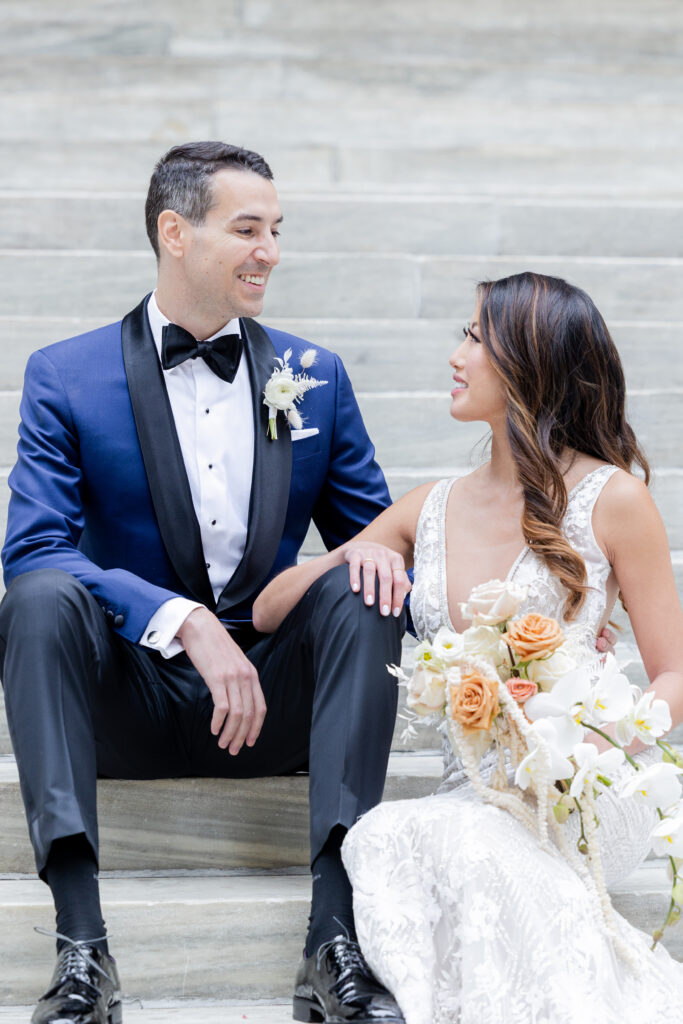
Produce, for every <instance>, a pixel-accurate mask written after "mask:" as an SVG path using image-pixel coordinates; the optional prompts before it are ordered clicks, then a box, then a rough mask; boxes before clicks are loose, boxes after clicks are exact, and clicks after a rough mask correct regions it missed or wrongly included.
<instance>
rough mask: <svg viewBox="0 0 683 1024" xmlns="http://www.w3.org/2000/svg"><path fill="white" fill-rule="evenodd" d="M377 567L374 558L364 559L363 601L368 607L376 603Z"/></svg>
mask: <svg viewBox="0 0 683 1024" xmlns="http://www.w3.org/2000/svg"><path fill="white" fill-rule="evenodd" d="M376 571H377V566H376V564H375V560H374V558H367V557H366V558H364V559H363V600H364V601H365V603H366V604H367V605H371V604H374V603H375V573H376Z"/></svg>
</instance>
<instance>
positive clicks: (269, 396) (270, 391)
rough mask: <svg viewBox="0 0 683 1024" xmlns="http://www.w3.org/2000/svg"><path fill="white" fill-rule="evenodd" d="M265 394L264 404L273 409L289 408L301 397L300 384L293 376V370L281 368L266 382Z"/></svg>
mask: <svg viewBox="0 0 683 1024" xmlns="http://www.w3.org/2000/svg"><path fill="white" fill-rule="evenodd" d="M263 394H264V405H267V406H269V407H270V408H271V409H280V410H284V409H288V408H289V407H290V405H293V404H294V401H295V399H296V398H298V397H299V386H298V384H297V382H296V381H295V380H294V379H293V377H292V372H291V370H281V371H280V373H274V374H273V375H272V377H271V378H270V380H269V381H268V383H267V384H266V387H265V390H264V392H263Z"/></svg>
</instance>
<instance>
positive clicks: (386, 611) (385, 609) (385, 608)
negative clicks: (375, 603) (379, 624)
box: [382, 604, 389, 615]
mask: <svg viewBox="0 0 683 1024" xmlns="http://www.w3.org/2000/svg"><path fill="white" fill-rule="evenodd" d="M388 614H389V605H388V604H383V605H382V615H388Z"/></svg>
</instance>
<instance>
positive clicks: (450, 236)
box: [0, 190, 683, 257]
mask: <svg viewBox="0 0 683 1024" xmlns="http://www.w3.org/2000/svg"><path fill="white" fill-rule="evenodd" d="M280 204H281V207H282V210H283V212H284V215H285V222H284V226H283V229H282V248H283V251H285V252H302V253H308V252H316V251H321V252H351V253H358V252H372V253H412V254H427V255H429V254H438V253H443V254H446V255H452V254H463V255H492V256H493V255H498V254H500V255H519V254H525V253H530V254H532V255H533V256H534V257H536V256H543V255H547V256H559V255H566V256H585V257H589V256H600V257H603V256H633V255H637V256H639V257H646V256H658V257H661V256H681V255H683V242H682V241H681V239H682V237H683V203H672V202H669V203H665V202H649V203H643V202H641V203H637V202H635V201H630V202H628V203H626V202H623V201H622V202H618V201H610V200H606V199H601V200H589V199H586V200H578V199H575V200H560V199H556V200H534V199H532V198H529V199H514V200H513V199H507V198H482V197H478V196H454V195H444V196H440V197H429V196H419V195H415V194H410V193H408V194H404V195H388V196H387V195H383V194H382V193H377V194H373V193H369V194H367V195H365V196H358V195H357V194H353V193H350V194H349V193H347V194H339V195H336V196H330V195H329V194H324V193H321V194H309V195H306V196H301V194H300V193H294V194H293V195H292V194H290V193H288V191H287V190H281V191H280ZM143 209H144V193H143V192H140V193H135V194H134V195H125V194H112V195H98V194H96V193H94V194H86V195H83V194H81V193H65V194H64V195H59V194H54V193H49V194H37V195H36V194H33V193H30V192H26V193H23V194H22V193H20V194H18V195H17V194H16V193H15V192H13V191H8V192H6V193H0V217H2V222H3V224H4V232H3V241H4V245H5V247H6V248H16V249H34V248H37V249H105V250H129V249H142V250H144V251H145V252H146V251H147V249H148V246H149V243H148V241H147V236H146V233H145V227H144V215H143Z"/></svg>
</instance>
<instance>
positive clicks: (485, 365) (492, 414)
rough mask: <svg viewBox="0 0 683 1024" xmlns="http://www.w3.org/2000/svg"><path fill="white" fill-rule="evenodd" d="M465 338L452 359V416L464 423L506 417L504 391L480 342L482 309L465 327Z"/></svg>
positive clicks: (477, 311)
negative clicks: (480, 313)
mask: <svg viewBox="0 0 683 1024" xmlns="http://www.w3.org/2000/svg"><path fill="white" fill-rule="evenodd" d="M464 331H465V338H464V340H463V342H462V344H461V345H459V346H458V348H456V350H455V352H454V353H453V354H452V356H451V358H450V360H449V362H450V364H451V366H452V367H453V371H454V372H453V381H454V387H453V390H452V391H451V416H452V417H453V419H454V420H461V421H462V422H463V423H466V422H470V421H473V420H485V421H486V422H487V423H491V424H492V423H494V422H496V421H498V420H500V419H501V417H504V416H505V405H506V402H505V391H504V388H503V383H502V381H501V379H500V377H499V376H498V374H497V373H496V371H495V370H494V368H493V366H492V364H491V360H490V359H489V356H488V353H487V351H486V347H485V346H484V344H483V343H482V341H481V333H480V329H479V308H478V307H477V309H475V311H474V313H473V314H472V319H471V320H470V321H469V323H468V324H467V326H466V327H465V328H464Z"/></svg>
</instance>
